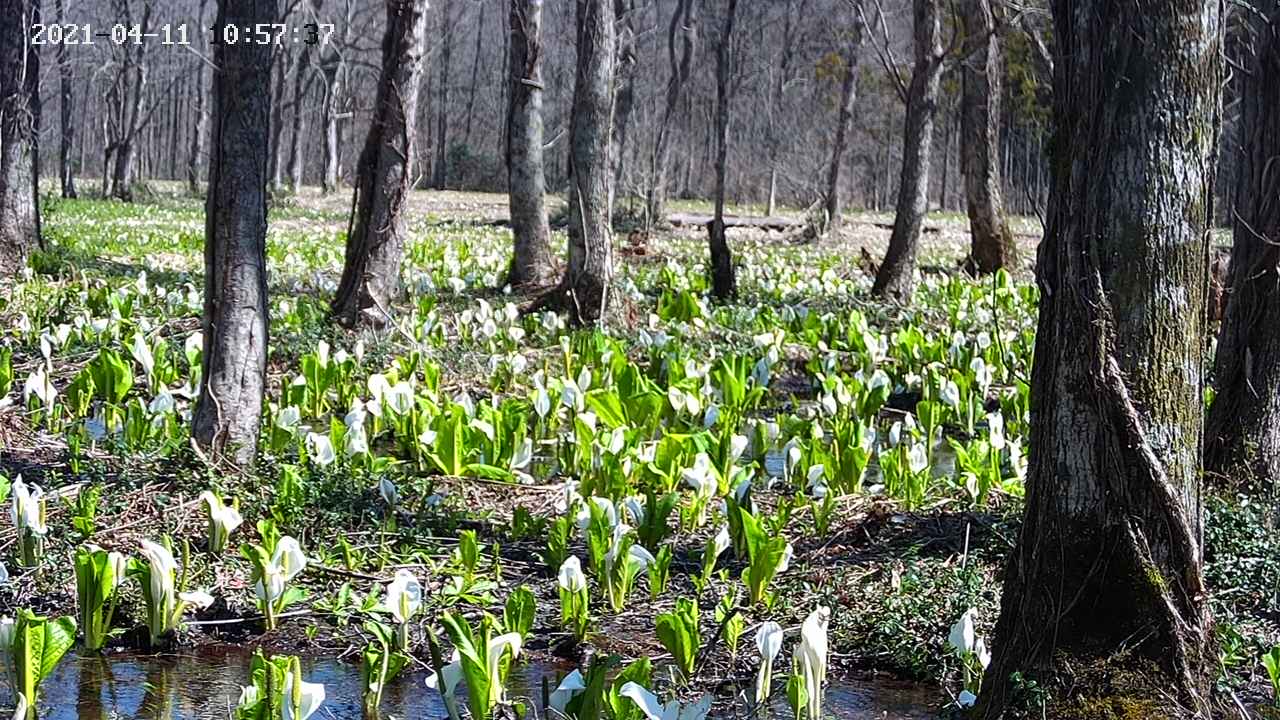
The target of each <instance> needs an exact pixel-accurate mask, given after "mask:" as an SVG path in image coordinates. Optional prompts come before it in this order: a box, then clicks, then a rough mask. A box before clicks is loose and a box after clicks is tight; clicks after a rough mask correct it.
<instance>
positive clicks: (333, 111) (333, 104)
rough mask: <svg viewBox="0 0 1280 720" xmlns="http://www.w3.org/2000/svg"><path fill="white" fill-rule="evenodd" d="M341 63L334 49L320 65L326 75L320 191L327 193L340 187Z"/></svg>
mask: <svg viewBox="0 0 1280 720" xmlns="http://www.w3.org/2000/svg"><path fill="white" fill-rule="evenodd" d="M341 63H342V58H341V56H340V55H339V54H338V53H337V52H336V51H332V54H331V55H329V56H326V57H325V58H324V60H323V62H322V64H321V66H320V71H321V73H322V74H323V75H324V172H322V173H321V174H320V191H321V192H322V193H324V194H325V195H328V194H329V193H331V192H333V191H334V190H337V189H338V77H339V71H340V70H341Z"/></svg>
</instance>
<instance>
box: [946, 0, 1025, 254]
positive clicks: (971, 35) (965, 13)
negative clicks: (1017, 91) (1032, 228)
mask: <svg viewBox="0 0 1280 720" xmlns="http://www.w3.org/2000/svg"><path fill="white" fill-rule="evenodd" d="M960 22H961V25H962V27H963V32H964V35H965V38H966V41H967V43H968V45H967V47H968V48H969V49H970V53H969V56H968V57H967V58H965V62H964V66H963V68H962V70H961V85H962V89H961V95H960V152H961V153H962V156H963V159H962V160H961V163H960V165H961V171H962V172H963V173H964V196H965V207H966V208H967V209H968V212H969V233H970V235H971V236H972V247H971V250H970V266H971V268H972V269H973V270H975V271H977V272H979V273H992V272H995V271H996V270H999V269H1000V268H1012V267H1013V266H1014V265H1016V264H1017V258H1018V246H1017V245H1016V244H1015V243H1014V241H1013V233H1012V232H1011V231H1010V230H1009V223H1008V222H1007V221H1006V220H1005V216H1004V199H1003V198H1002V197H1001V193H1000V159H999V157H998V150H997V145H996V143H997V140H998V139H999V135H1000V95H1001V88H1000V85H1001V73H1003V72H1004V64H1003V62H1002V61H1001V59H1000V41H999V37H998V36H997V34H996V28H995V18H994V16H993V15H992V12H991V0H963V2H961V3H960Z"/></svg>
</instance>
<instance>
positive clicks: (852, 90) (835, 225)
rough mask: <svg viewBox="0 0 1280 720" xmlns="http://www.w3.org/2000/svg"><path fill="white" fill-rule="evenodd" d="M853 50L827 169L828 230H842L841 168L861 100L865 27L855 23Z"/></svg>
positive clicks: (848, 54) (851, 40) (846, 59)
mask: <svg viewBox="0 0 1280 720" xmlns="http://www.w3.org/2000/svg"><path fill="white" fill-rule="evenodd" d="M849 33H850V36H849V49H848V50H847V51H846V52H845V56H844V78H843V79H842V80H841V82H840V115H839V118H838V119H837V120H836V140H835V145H834V146H833V147H832V149H831V163H830V164H829V165H828V166H827V229H828V230H829V231H834V230H838V229H839V228H840V224H841V222H842V218H841V212H840V166H841V165H843V164H844V155H845V151H846V149H847V148H848V145H849V129H850V126H851V125H852V124H853V104H854V102H855V101H856V100H857V97H858V49H859V47H860V46H861V45H862V25H861V23H860V21H858V20H855V21H854V24H853V25H852V27H851V28H850V29H849Z"/></svg>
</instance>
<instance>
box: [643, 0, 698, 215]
mask: <svg viewBox="0 0 1280 720" xmlns="http://www.w3.org/2000/svg"><path fill="white" fill-rule="evenodd" d="M701 1H702V0H678V2H677V5H676V9H675V10H674V11H673V12H672V13H671V25H670V26H669V27H668V28H667V45H668V48H667V60H668V62H669V63H670V64H671V77H670V79H668V80H667V104H666V107H665V108H664V109H663V111H662V120H661V122H660V123H659V124H658V128H657V137H656V139H655V141H654V146H653V157H652V159H651V162H650V173H651V178H650V183H651V184H650V186H649V197H648V202H647V203H646V205H647V208H646V210H647V213H646V214H647V215H648V219H649V224H650V225H657V224H660V223H662V222H663V213H664V212H665V207H666V202H667V190H668V188H667V175H668V173H669V170H670V167H669V166H670V164H671V131H672V130H673V129H674V128H673V127H672V126H673V125H674V124H675V123H676V121H677V118H676V113H677V112H678V111H679V109H680V107H681V104H682V101H683V99H684V86H685V83H686V81H688V79H689V75H690V73H691V72H692V71H693V56H694V51H695V50H696V49H697V45H698V5H699V3H700V2H701ZM677 47H679V53H677V51H676V48H677Z"/></svg>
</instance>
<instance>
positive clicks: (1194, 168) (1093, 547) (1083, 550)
mask: <svg viewBox="0 0 1280 720" xmlns="http://www.w3.org/2000/svg"><path fill="white" fill-rule="evenodd" d="M1219 8H1220V6H1219V3H1217V2H1214V1H1212V0H1208V1H1207V0H1169V2H1163V3H1158V4H1150V3H1142V2H1140V1H1139V0H1089V1H1087V2H1081V0H1054V3H1053V12H1054V19H1055V23H1056V30H1057V31H1056V33H1055V37H1056V38H1057V40H1058V42H1059V43H1060V44H1059V52H1058V54H1057V57H1058V58H1059V62H1058V63H1057V65H1058V67H1057V71H1056V75H1055V77H1054V117H1055V123H1054V124H1055V126H1056V128H1057V130H1058V136H1057V137H1056V138H1055V141H1054V150H1053V153H1054V155H1053V165H1054V179H1053V190H1052V192H1051V193H1050V208H1049V213H1048V216H1047V227H1046V232H1045V239H1044V243H1043V244H1042V245H1041V246H1040V250H1039V261H1040V266H1039V268H1038V272H1037V277H1038V281H1039V284H1040V318H1039V325H1038V327H1037V333H1036V348H1035V357H1036V362H1035V368H1034V370H1033V372H1032V378H1031V432H1030V446H1031V447H1032V448H1033V451H1032V454H1031V466H1030V469H1029V472H1028V477H1027V497H1026V510H1025V515H1024V519H1023V525H1022V529H1021V533H1020V536H1019V540H1018V545H1017V548H1016V549H1015V551H1014V552H1013V554H1012V555H1011V556H1010V558H1009V566H1008V568H1007V570H1006V575H1005V585H1004V595H1003V598H1002V602H1001V612H1000V619H999V622H998V624H997V626H996V642H995V644H994V650H995V658H994V661H993V663H992V665H991V667H990V668H989V670H988V671H987V674H986V678H987V681H986V684H985V685H984V687H983V690H982V693H981V694H980V700H979V703H980V705H981V707H980V708H979V709H978V713H977V715H978V716H979V717H983V718H991V719H994V718H997V717H999V716H1000V715H1001V713H1002V712H1004V711H1005V710H1006V709H1007V707H1008V706H1009V704H1010V703H1011V702H1013V701H1014V699H1013V696H1014V695H1015V694H1016V693H1017V690H1018V687H1017V685H1016V684H1015V681H1013V680H1011V675H1013V674H1014V673H1020V674H1021V677H1022V678H1023V680H1022V682H1027V681H1031V682H1036V683H1038V684H1039V685H1040V687H1042V688H1046V689H1047V690H1048V691H1049V692H1050V694H1051V697H1053V698H1054V699H1055V700H1056V701H1057V702H1060V703H1063V704H1064V705H1065V704H1068V703H1072V704H1074V703H1081V704H1082V707H1084V708H1090V709H1092V714H1091V710H1084V713H1085V714H1086V715H1090V716H1093V715H1096V714H1097V713H1096V710H1097V708H1102V707H1107V705H1106V703H1107V702H1108V700H1111V699H1117V698H1120V697H1129V698H1130V699H1131V698H1132V697H1140V698H1142V700H1141V701H1142V702H1143V703H1149V705H1148V706H1144V707H1143V708H1142V709H1141V710H1139V711H1138V714H1140V715H1142V716H1143V717H1186V716H1189V715H1190V714H1196V713H1198V714H1197V717H1208V716H1209V713H1208V693H1209V690H1210V681H1211V680H1212V678H1213V666H1214V664H1215V663H1216V661H1217V654H1216V648H1215V646H1214V644H1213V641H1212V636H1211V622H1210V616H1209V608H1208V597H1207V592H1206V589H1205V587H1204V578H1203V573H1202V551H1201V539H1202V508H1201V504H1200V471H1201V440H1202V430H1203V407H1204V406H1203V390H1204V368H1203V358H1204V355H1205V350H1206V347H1205V345H1206V336H1207V333H1206V331H1207V329H1208V328H1207V320H1206V314H1205V310H1206V304H1207V303H1206V300H1207V294H1208V293H1207V291H1208V284H1209V283H1208V281H1209V268H1208V256H1209V246H1208V244H1209V232H1208V230H1209V221H1210V218H1211V217H1212V212H1211V204H1212V195H1211V188H1212V180H1213V168H1214V156H1215V147H1216V143H1217V123H1218V119H1219V113H1220V112H1221V88H1220V84H1221V79H1222V40H1221V33H1222V18H1221V17H1220V16H1219V12H1220V10H1219ZM1116 18H1122V20H1119V21H1117V20H1116ZM1120 654H1123V655H1124V656H1125V658H1126V659H1125V660H1124V661H1123V662H1117V661H1115V658H1116V656H1118V655H1120ZM1109 660H1110V661H1112V662H1111V663H1110V664H1108V662H1107V661H1109ZM1056 668H1061V673H1059V672H1058V671H1057V670H1056ZM1068 675H1069V676H1070V677H1069V678H1068V677H1067V676H1068ZM1059 680H1061V681H1063V683H1069V684H1070V690H1069V691H1068V690H1067V689H1065V688H1064V687H1063V685H1062V683H1059V682H1058V681H1059ZM1164 698H1169V699H1168V700H1165V699H1164ZM1169 702H1176V703H1178V704H1179V705H1181V706H1182V708H1169V707H1164V706H1163V705H1165V704H1168V703H1169ZM1062 709H1064V710H1066V709H1067V707H1063V708H1062ZM1050 716H1058V714H1057V713H1052V712H1051V713H1050Z"/></svg>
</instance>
